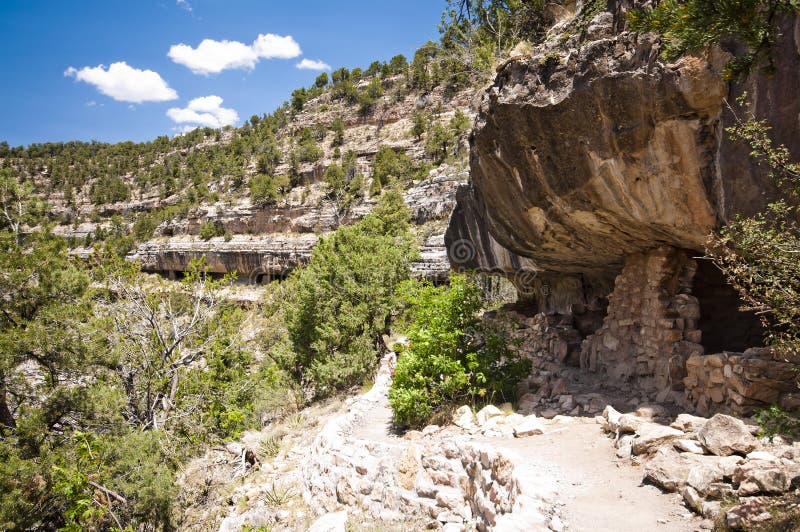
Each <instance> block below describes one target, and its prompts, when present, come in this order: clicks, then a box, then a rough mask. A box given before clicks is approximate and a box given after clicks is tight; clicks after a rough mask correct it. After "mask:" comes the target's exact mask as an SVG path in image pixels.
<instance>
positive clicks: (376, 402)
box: [351, 371, 700, 532]
mask: <svg viewBox="0 0 800 532" xmlns="http://www.w3.org/2000/svg"><path fill="white" fill-rule="evenodd" d="M386 373H388V372H384V371H382V372H381V374H380V375H379V377H378V379H377V380H376V384H375V387H373V389H372V390H370V392H369V393H368V395H369V396H370V401H371V403H372V406H371V408H370V409H369V412H368V414H367V415H365V416H364V417H363V418H362V419H360V420H359V421H358V423H357V425H356V426H354V427H353V432H352V435H351V436H352V437H355V438H358V439H364V440H371V441H380V442H383V443H389V444H397V445H398V448H399V447H401V446H402V445H403V442H404V440H403V439H402V438H400V437H398V436H397V435H396V434H394V433H393V432H392V430H391V427H392V425H391V409H390V408H389V405H388V396H387V391H388V387H389V384H390V380H389V379H388V378H387V377H388V376H387V375H386ZM473 439H474V440H475V441H476V442H482V443H486V444H488V445H491V446H494V447H495V448H497V449H500V450H504V451H507V452H510V454H513V455H516V457H517V458H518V460H519V464H518V465H519V466H520V468H524V470H526V474H528V475H530V476H531V477H533V478H535V479H536V484H537V485H540V487H541V493H543V494H544V493H546V494H550V495H548V498H552V499H553V500H552V501H551V502H552V504H553V505H554V506H556V507H559V508H560V511H559V515H560V516H561V519H562V521H563V524H564V530H571V531H613V532H640V531H651V530H655V531H664V532H672V531H676V532H677V531H691V530H697V529H698V528H699V523H700V519H699V518H697V517H696V516H694V515H693V514H691V512H689V510H688V509H687V508H686V507H685V506H684V505H683V503H682V500H681V498H680V497H679V496H678V495H676V494H665V493H662V492H661V491H660V490H659V489H658V488H656V487H653V486H649V485H642V482H641V480H642V476H643V475H642V471H641V469H640V468H636V467H633V466H631V465H629V464H628V463H624V462H618V461H617V459H616V457H615V455H614V450H615V449H614V447H613V445H612V442H611V440H609V439H608V438H607V437H606V436H605V435H604V434H603V433H602V431H601V429H600V426H599V425H598V424H596V423H595V421H594V420H593V419H589V418H570V419H568V420H565V421H562V422H555V423H553V422H550V423H549V424H548V425H547V432H546V433H545V434H544V435H540V436H532V437H528V438H488V437H484V436H475V437H474V438H473Z"/></svg>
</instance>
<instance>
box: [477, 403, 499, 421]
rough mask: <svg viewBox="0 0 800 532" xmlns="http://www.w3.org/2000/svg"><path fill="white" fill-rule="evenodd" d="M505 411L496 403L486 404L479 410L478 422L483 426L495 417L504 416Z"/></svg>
mask: <svg viewBox="0 0 800 532" xmlns="http://www.w3.org/2000/svg"><path fill="white" fill-rule="evenodd" d="M502 415H503V411H502V410H500V409H499V408H497V407H496V406H494V405H486V406H484V407H483V408H481V410H480V412H478V416H477V417H478V424H479V425H481V426H483V425H485V424H486V422H487V421H489V420H490V419H491V418H493V417H497V416H502Z"/></svg>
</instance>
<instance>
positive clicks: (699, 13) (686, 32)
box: [630, 0, 800, 78]
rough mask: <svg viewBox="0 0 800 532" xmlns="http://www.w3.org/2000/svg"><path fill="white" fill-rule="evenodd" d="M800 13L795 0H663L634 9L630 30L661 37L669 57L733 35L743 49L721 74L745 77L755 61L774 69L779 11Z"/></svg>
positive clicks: (664, 52)
mask: <svg viewBox="0 0 800 532" xmlns="http://www.w3.org/2000/svg"><path fill="white" fill-rule="evenodd" d="M798 11H800V2H798V1H797V0H665V1H662V2H660V3H658V5H656V6H655V7H653V8H650V9H642V10H638V11H632V12H631V13H630V21H631V26H632V28H633V29H634V30H637V31H653V32H656V33H658V34H659V35H660V36H661V38H662V40H663V41H664V44H665V46H664V48H663V55H664V56H665V58H667V59H675V58H677V57H679V56H680V55H682V54H684V53H686V52H694V51H698V50H701V49H704V48H706V47H708V46H711V45H713V44H719V43H721V42H722V40H723V39H731V38H733V39H736V40H737V41H739V42H741V43H743V44H744V45H746V50H745V52H744V53H737V57H735V58H733V59H732V60H731V61H730V62H729V63H728V65H727V67H726V69H725V77H727V78H734V77H738V76H742V75H746V74H747V73H748V72H749V71H750V69H751V68H752V66H753V65H754V64H758V63H761V64H763V65H764V67H765V68H766V70H767V71H770V70H773V69H774V68H775V67H776V66H775V65H774V63H773V58H772V56H771V51H772V46H773V44H774V43H775V39H776V37H777V34H778V27H777V24H778V21H779V20H780V15H782V14H786V13H793V12H798Z"/></svg>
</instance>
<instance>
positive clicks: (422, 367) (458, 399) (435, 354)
mask: <svg viewBox="0 0 800 532" xmlns="http://www.w3.org/2000/svg"><path fill="white" fill-rule="evenodd" d="M405 301H406V302H407V303H408V304H409V305H410V306H409V312H410V315H411V325H410V327H409V329H408V331H407V336H408V340H409V347H408V348H407V349H405V350H403V351H402V354H401V355H400V356H399V358H398V361H397V365H396V367H395V375H394V381H393V383H392V387H391V389H390V391H389V404H390V405H391V407H392V410H393V411H394V419H395V422H397V423H400V424H404V425H409V426H412V427H416V426H421V425H424V424H425V423H427V422H428V421H429V420H430V419H431V418H432V417H433V416H435V415H436V414H437V413H439V412H442V411H444V410H447V409H448V408H451V407H453V406H457V405H458V404H462V403H464V402H469V403H472V404H476V403H486V402H491V401H492V400H494V399H501V400H509V399H512V398H513V393H514V387H515V385H516V383H517V382H518V381H519V380H520V379H521V378H522V377H523V376H525V375H527V374H528V372H529V371H530V361H528V360H525V359H522V358H520V357H519V356H517V355H516V354H515V353H514V352H513V351H512V349H511V348H510V346H511V340H510V338H509V336H508V334H507V331H506V330H505V328H504V327H503V326H502V325H501V324H499V323H496V322H489V321H484V320H481V319H480V318H479V317H478V313H479V311H480V309H481V297H480V289H479V287H478V286H477V285H476V284H475V283H474V282H473V281H471V280H470V279H469V278H468V277H467V276H465V275H452V276H451V277H450V286H448V287H434V286H431V285H430V284H427V283H409V284H407V285H406V286H405Z"/></svg>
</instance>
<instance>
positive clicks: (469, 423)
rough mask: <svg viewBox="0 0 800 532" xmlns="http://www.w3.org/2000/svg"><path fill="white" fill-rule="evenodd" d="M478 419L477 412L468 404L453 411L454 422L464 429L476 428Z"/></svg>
mask: <svg viewBox="0 0 800 532" xmlns="http://www.w3.org/2000/svg"><path fill="white" fill-rule="evenodd" d="M476 421H477V418H476V417H475V412H473V411H472V409H471V408H470V407H468V406H467V405H464V406H461V407H459V408H458V409H457V410H456V411H455V412H454V413H453V424H454V425H456V426H458V427H461V428H462V429H464V430H471V429H474V428H475V423H476Z"/></svg>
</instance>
